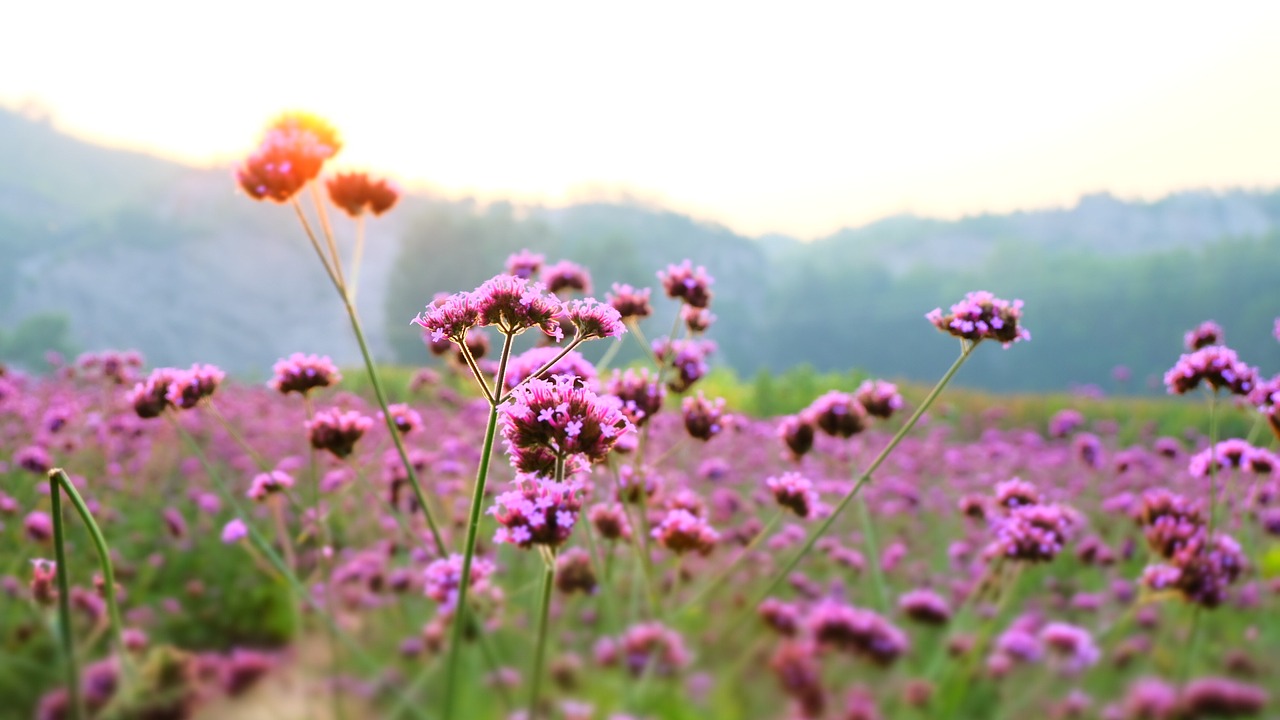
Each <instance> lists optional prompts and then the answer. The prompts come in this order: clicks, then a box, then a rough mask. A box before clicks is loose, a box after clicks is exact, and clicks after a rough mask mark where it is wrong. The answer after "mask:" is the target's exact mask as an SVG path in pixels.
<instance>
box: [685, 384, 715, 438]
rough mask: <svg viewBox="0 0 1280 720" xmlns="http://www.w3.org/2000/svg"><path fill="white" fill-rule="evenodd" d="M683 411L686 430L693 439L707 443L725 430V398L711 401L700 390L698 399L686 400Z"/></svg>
mask: <svg viewBox="0 0 1280 720" xmlns="http://www.w3.org/2000/svg"><path fill="white" fill-rule="evenodd" d="M681 410H683V411H684V428H685V430H687V431H688V432H689V435H690V436H691V437H694V438H697V439H698V440H702V441H704V442H705V441H707V440H710V439H711V438H713V437H715V436H716V435H719V434H720V432H721V431H722V430H723V429H724V419H723V418H724V398H716V399H715V400H714V401H711V400H708V399H707V397H706V396H705V395H703V394H702V391H701V390H699V391H698V394H697V396H696V397H694V396H691V397H687V398H685V399H684V401H683V402H682V403H681Z"/></svg>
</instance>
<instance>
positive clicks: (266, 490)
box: [245, 470, 293, 502]
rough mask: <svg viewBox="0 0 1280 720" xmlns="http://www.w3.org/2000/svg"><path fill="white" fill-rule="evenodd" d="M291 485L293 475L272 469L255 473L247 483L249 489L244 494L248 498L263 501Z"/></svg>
mask: <svg viewBox="0 0 1280 720" xmlns="http://www.w3.org/2000/svg"><path fill="white" fill-rule="evenodd" d="M291 487H293V476H291V475H289V473H286V472H283V471H281V470H272V471H271V472H265V473H259V474H257V475H255V476H254V477H253V481H252V482H250V483H249V491H248V492H247V493H245V496H246V497H248V498H249V499H250V500H255V501H257V502H263V501H264V500H266V499H267V498H268V497H270V496H272V495H274V494H276V493H280V492H284V491H285V490H288V489H289V488H291Z"/></svg>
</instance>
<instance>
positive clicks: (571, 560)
mask: <svg viewBox="0 0 1280 720" xmlns="http://www.w3.org/2000/svg"><path fill="white" fill-rule="evenodd" d="M555 579H556V589H558V590H559V591H560V592H562V593H564V594H566V595H571V594H573V593H575V592H580V593H582V594H584V595H591V594H592V593H594V592H595V591H596V572H595V570H594V569H593V568H592V567H591V553H589V552H587V551H586V550H583V549H582V548H569V549H568V550H565V551H564V552H562V553H560V555H559V557H557V558H556V572H555Z"/></svg>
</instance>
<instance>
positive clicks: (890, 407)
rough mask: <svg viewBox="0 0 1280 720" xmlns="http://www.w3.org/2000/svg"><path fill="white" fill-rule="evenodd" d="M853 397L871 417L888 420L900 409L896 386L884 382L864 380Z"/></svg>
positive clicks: (900, 398) (900, 399) (900, 400)
mask: <svg viewBox="0 0 1280 720" xmlns="http://www.w3.org/2000/svg"><path fill="white" fill-rule="evenodd" d="M853 397H854V399H856V400H857V401H858V403H859V404H861V405H862V407H863V409H865V410H866V411H867V414H868V415H871V416H872V417H878V418H882V419H888V418H890V417H892V416H893V414H894V413H895V412H897V411H898V410H901V409H902V395H900V394H898V386H897V385H894V384H893V383H891V382H885V381H884V380H864V381H863V382H862V384H861V385H859V386H858V389H857V390H855V391H854V393H853Z"/></svg>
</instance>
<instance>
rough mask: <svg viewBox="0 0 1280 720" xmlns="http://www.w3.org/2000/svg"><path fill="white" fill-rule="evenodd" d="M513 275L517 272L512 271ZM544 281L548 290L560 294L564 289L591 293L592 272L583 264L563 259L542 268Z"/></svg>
mask: <svg viewBox="0 0 1280 720" xmlns="http://www.w3.org/2000/svg"><path fill="white" fill-rule="evenodd" d="M512 274H513V275H514V274H515V273H512ZM542 282H543V284H544V285H546V286H547V292H549V293H552V294H559V293H561V292H564V291H566V290H567V291H569V292H578V293H582V294H583V295H590V294H591V273H589V272H587V269H586V268H584V267H582V266H581V265H579V264H577V263H575V262H570V261H569V260H561V261H560V262H558V263H555V264H553V265H547V266H545V267H543V268H542Z"/></svg>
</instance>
